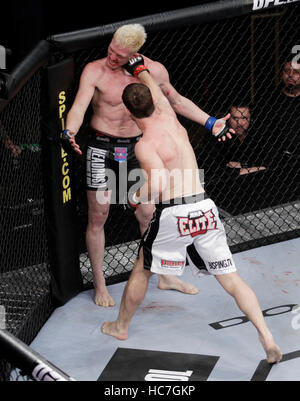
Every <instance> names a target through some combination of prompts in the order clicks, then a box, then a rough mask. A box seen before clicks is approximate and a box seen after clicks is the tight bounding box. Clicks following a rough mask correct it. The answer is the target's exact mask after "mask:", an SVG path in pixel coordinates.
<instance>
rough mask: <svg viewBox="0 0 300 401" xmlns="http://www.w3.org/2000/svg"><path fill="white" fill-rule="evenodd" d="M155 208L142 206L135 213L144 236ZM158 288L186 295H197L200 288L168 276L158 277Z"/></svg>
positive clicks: (150, 205)
mask: <svg viewBox="0 0 300 401" xmlns="http://www.w3.org/2000/svg"><path fill="white" fill-rule="evenodd" d="M154 210H155V206H154V205H153V204H141V205H139V207H138V208H137V210H136V212H135V216H136V218H137V220H138V222H139V225H140V231H141V234H142V235H143V234H144V233H145V231H146V230H147V228H148V226H149V224H150V221H151V219H152V217H153V213H154ZM158 288H159V289H160V290H175V291H180V292H183V293H184V294H189V295H194V294H197V293H198V292H199V291H198V288H196V287H195V286H194V285H192V284H189V283H185V282H184V281H182V280H180V279H179V278H178V277H176V276H173V275H167V274H159V275H158Z"/></svg>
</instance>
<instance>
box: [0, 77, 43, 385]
mask: <svg viewBox="0 0 300 401" xmlns="http://www.w3.org/2000/svg"><path fill="white" fill-rule="evenodd" d="M40 94H41V72H38V73H36V74H35V75H34V76H33V77H32V78H31V79H30V80H29V81H28V82H27V84H26V85H25V86H24V87H23V88H22V89H21V91H20V92H19V93H18V94H17V95H16V97H15V98H14V99H13V100H12V101H11V102H10V103H9V104H8V105H7V106H6V107H5V109H4V110H3V112H2V113H1V115H0V124H1V126H0V130H1V133H0V135H1V138H0V152H1V156H0V163H1V176H0V229H1V241H0V305H1V310H2V314H0V315H1V316H0V319H1V322H0V323H1V329H6V330H8V331H9V332H10V333H12V334H14V335H15V336H16V337H18V338H20V339H21V340H22V341H24V342H25V343H30V342H31V341H32V340H33V338H34V337H35V335H36V333H37V331H38V330H39V329H40V328H41V326H42V325H43V324H44V322H45V320H46V319H47V318H48V316H49V314H50V312H51V297H50V292H49V282H50V275H49V264H48V249H47V239H46V230H45V215H44V191H43V178H42V169H41V146H40V140H41V127H40V115H41V110H40V106H41V102H40ZM10 372H11V366H10V364H8V363H7V362H6V361H4V360H0V381H1V380H8V379H9V378H10ZM18 377H20V375H19V374H17V372H16V371H15V372H14V375H13V376H12V380H15V379H16V378H18Z"/></svg>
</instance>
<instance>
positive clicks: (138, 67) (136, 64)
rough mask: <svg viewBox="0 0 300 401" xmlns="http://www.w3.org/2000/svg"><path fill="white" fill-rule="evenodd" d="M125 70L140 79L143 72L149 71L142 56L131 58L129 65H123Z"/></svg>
mask: <svg viewBox="0 0 300 401" xmlns="http://www.w3.org/2000/svg"><path fill="white" fill-rule="evenodd" d="M123 68H124V69H125V70H126V71H127V72H128V73H129V74H130V75H133V76H134V77H138V75H139V73H141V72H142V71H148V72H149V70H148V68H147V67H146V66H145V64H144V58H143V57H142V56H137V57H134V58H131V59H130V60H129V61H128V63H126V64H124V65H123Z"/></svg>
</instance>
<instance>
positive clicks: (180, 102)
mask: <svg viewBox="0 0 300 401" xmlns="http://www.w3.org/2000/svg"><path fill="white" fill-rule="evenodd" d="M150 70H151V75H153V76H154V78H155V79H156V80H157V81H158V82H159V86H160V88H161V90H162V92H163V93H164V95H165V96H166V98H167V99H168V100H169V103H170V104H171V106H172V108H173V110H174V111H175V113H177V114H180V115H182V116H183V117H186V118H188V119H190V120H192V121H195V122H196V123H198V124H201V125H203V126H205V128H207V129H208V130H209V131H211V132H212V134H213V135H215V136H217V138H218V140H219V141H220V140H221V137H222V140H225V139H226V136H227V137H228V138H231V135H230V133H229V132H227V133H226V131H225V132H224V135H220V133H221V132H222V131H223V128H224V126H225V124H226V121H227V120H229V118H230V114H227V115H226V116H225V117H223V118H222V119H219V120H218V119H214V118H213V117H210V116H209V114H207V113H206V112H205V111H203V110H202V109H201V108H200V107H198V106H197V105H196V104H195V103H194V102H192V101H191V100H190V99H188V98H187V97H185V96H182V95H181V94H180V93H179V92H177V90H176V89H175V88H174V87H173V85H172V84H171V82H170V78H169V73H168V71H167V69H166V68H165V67H164V66H163V65H162V64H160V63H158V62H153V64H151V67H150ZM229 131H230V132H231V133H234V131H233V130H229ZM219 135H220V136H219Z"/></svg>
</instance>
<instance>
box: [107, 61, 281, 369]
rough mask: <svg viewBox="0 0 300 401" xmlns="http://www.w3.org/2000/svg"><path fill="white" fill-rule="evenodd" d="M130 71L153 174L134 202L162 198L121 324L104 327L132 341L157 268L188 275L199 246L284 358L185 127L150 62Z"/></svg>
mask: <svg viewBox="0 0 300 401" xmlns="http://www.w3.org/2000/svg"><path fill="white" fill-rule="evenodd" d="M126 68H127V69H128V71H130V72H131V73H132V74H135V75H136V76H138V77H139V79H140V81H141V82H142V83H139V84H131V85H128V86H127V87H126V88H125V90H124V93H123V101H124V103H125V105H126V107H127V108H128V110H129V112H130V113H131V116H132V118H133V119H134V121H135V122H136V124H137V126H138V127H139V128H140V130H141V131H142V132H143V137H142V138H141V140H140V141H139V142H138V143H137V145H136V146H135V152H136V157H137V159H138V161H139V162H140V165H141V168H142V169H143V171H144V172H145V176H146V177H147V180H146V182H145V183H144V184H143V186H142V187H141V188H140V189H139V190H138V191H137V192H136V193H134V194H133V196H132V197H131V199H130V203H131V205H132V206H135V207H136V208H137V209H139V207H140V206H141V205H142V204H143V203H144V202H149V200H151V201H155V202H156V211H155V214H154V217H153V219H152V221H151V223H150V225H149V227H148V229H147V231H146V233H145V234H144V236H143V238H142V242H141V246H140V250H139V255H138V258H137V261H136V263H135V266H134V269H133V271H132V273H131V276H130V278H129V281H128V283H127V285H126V288H125V290H124V293H123V297H122V302H121V306H120V311H119V316H118V318H117V320H116V321H115V322H105V323H104V324H103V326H102V332H103V333H104V334H108V335H111V336H114V337H116V338H117V339H119V340H126V339H127V338H128V328H129V324H130V321H131V319H132V317H133V315H134V312H135V311H136V309H137V308H138V306H139V305H140V303H141V302H142V301H143V299H144V296H145V293H146V291H147V287H148V281H149V278H150V276H151V275H152V274H153V273H158V274H174V275H181V274H182V272H183V269H184V267H185V261H186V247H187V246H188V245H190V244H191V243H193V244H194V245H195V248H196V251H197V252H198V253H199V254H200V256H201V257H202V259H203V260H204V262H205V265H206V269H207V270H208V271H209V272H210V273H211V274H213V275H214V276H215V277H216V279H217V280H218V282H219V283H220V284H221V286H222V287H223V288H224V289H225V290H226V291H227V292H228V293H229V294H230V295H232V296H233V297H234V299H235V301H236V303H237V305H238V306H239V308H240V309H241V311H242V312H243V313H244V314H245V315H246V316H247V317H248V319H249V320H250V321H251V322H252V323H253V325H254V326H255V327H256V329H257V332H258V335H259V339H260V341H261V344H262V346H263V348H264V350H265V352H266V356H267V360H268V362H269V363H275V362H277V363H278V362H279V361H280V360H281V358H282V355H281V352H280V349H279V347H278V346H277V345H276V344H275V342H274V339H273V336H272V334H271V332H270V330H269V328H268V327H267V325H266V322H265V319H264V317H263V314H262V312H261V309H260V306H259V303H258V300H257V298H256V295H255V294H254V292H253V291H252V289H251V288H250V287H249V286H248V285H247V284H246V283H245V282H244V281H243V280H242V279H241V277H240V276H239V275H238V273H237V271H236V267H235V264H234V261H233V258H232V254H231V252H230V249H229V247H228V244H227V240H226V234H225V230H224V226H223V224H222V222H221V220H220V218H219V215H218V209H217V207H216V205H215V204H214V202H213V201H212V200H211V199H209V198H207V197H206V196H205V194H204V189H203V187H202V186H201V184H200V180H199V174H198V166H197V162H196V157H195V154H194V151H193V148H192V146H191V144H190V142H189V138H188V135H187V132H186V130H185V128H184V127H183V126H182V125H181V124H180V123H179V121H178V119H177V117H176V114H175V113H174V110H173V109H172V107H171V106H170V103H169V102H168V101H167V99H166V97H165V96H164V95H163V93H162V91H161V89H160V88H159V86H158V85H157V84H156V82H155V81H154V79H153V78H152V76H151V75H150V74H149V72H148V70H147V69H146V67H145V66H144V65H143V60H142V57H137V58H134V59H133V60H130V62H129V63H128V65H127V66H126ZM186 171H189V172H190V174H189V177H190V180H189V182H188V183H187V182H183V177H185V176H186V175H185V174H184V172H186ZM158 173H159V177H162V179H160V180H159V179H158V176H157V174H158ZM168 176H169V177H170V176H171V177H172V180H169V179H168Z"/></svg>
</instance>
